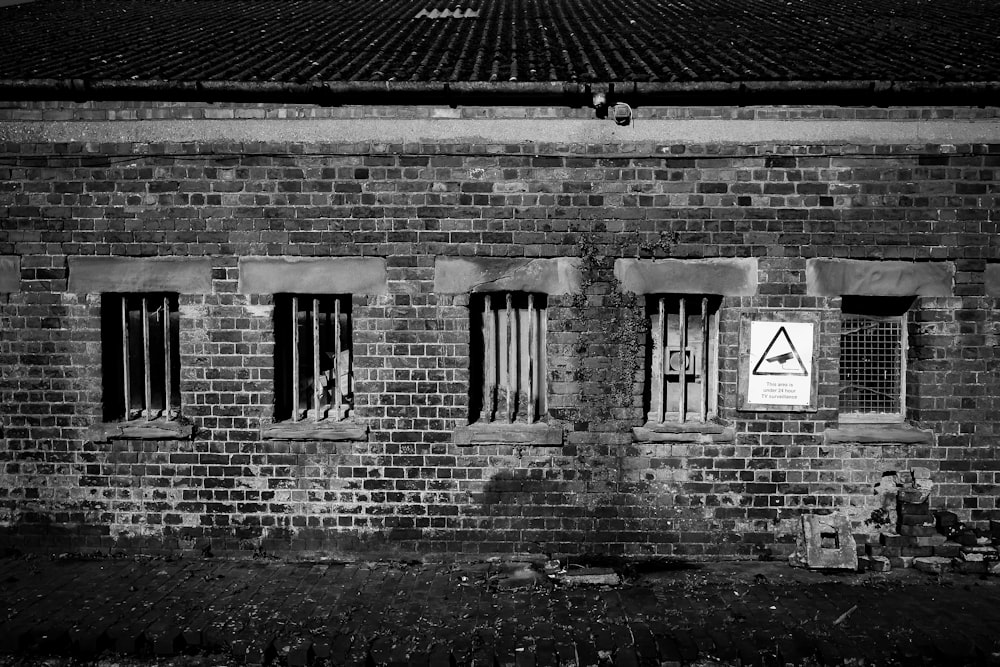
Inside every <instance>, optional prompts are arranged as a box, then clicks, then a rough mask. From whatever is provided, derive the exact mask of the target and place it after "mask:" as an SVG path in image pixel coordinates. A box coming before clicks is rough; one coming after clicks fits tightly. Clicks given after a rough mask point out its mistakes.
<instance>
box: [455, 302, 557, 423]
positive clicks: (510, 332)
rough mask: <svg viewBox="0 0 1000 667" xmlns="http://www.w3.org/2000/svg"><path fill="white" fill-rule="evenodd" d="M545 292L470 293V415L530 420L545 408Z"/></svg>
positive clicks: (488, 419) (496, 419) (485, 419)
mask: <svg viewBox="0 0 1000 667" xmlns="http://www.w3.org/2000/svg"><path fill="white" fill-rule="evenodd" d="M545 306H546V298H545V295H544V294H533V293H525V292H493V293H486V294H473V295H472V299H471V301H470V304H469V308H470V311H471V312H470V322H471V330H472V335H471V337H470V338H471V354H470V382H471V387H470V390H469V421H470V422H475V421H480V422H500V423H508V424H510V423H514V422H522V423H529V424H530V423H533V422H536V421H538V419H539V418H540V417H541V416H542V415H544V414H545V409H546V401H545V386H546V382H545V377H546V368H545V330H546V316H545V312H546V311H545Z"/></svg>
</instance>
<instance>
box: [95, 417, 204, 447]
mask: <svg viewBox="0 0 1000 667" xmlns="http://www.w3.org/2000/svg"><path fill="white" fill-rule="evenodd" d="M193 433H194V428H193V427H192V426H191V424H187V423H184V422H179V421H167V420H157V421H150V422H147V421H130V422H109V423H105V424H94V425H93V426H91V427H90V428H89V429H87V439H88V440H89V441H91V442H107V441H109V440H188V439H189V438H191V436H192V434H193Z"/></svg>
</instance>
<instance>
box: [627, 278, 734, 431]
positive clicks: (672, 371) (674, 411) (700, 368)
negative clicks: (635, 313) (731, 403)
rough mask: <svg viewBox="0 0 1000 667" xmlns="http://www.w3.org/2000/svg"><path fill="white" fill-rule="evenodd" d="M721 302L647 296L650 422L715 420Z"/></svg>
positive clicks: (692, 296)
mask: <svg viewBox="0 0 1000 667" xmlns="http://www.w3.org/2000/svg"><path fill="white" fill-rule="evenodd" d="M720 302H721V299H719V297H717V296H710V295H697V294H684V295H658V296H651V297H648V299H647V302H646V307H647V311H648V313H649V318H650V333H649V337H650V346H649V347H650V353H649V363H648V364H647V365H646V368H647V371H648V372H647V377H646V387H647V390H648V407H649V409H648V416H647V419H648V420H649V421H650V422H653V423H664V422H677V423H682V424H683V423H686V422H693V421H699V422H704V421H707V420H708V419H709V418H711V417H714V416H715V412H716V401H717V398H716V387H717V385H718V382H717V377H718V362H717V355H718V342H717V339H718V311H719V304H720Z"/></svg>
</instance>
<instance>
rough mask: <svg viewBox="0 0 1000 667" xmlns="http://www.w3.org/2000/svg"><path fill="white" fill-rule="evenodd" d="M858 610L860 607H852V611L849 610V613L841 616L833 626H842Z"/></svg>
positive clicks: (846, 612)
mask: <svg viewBox="0 0 1000 667" xmlns="http://www.w3.org/2000/svg"><path fill="white" fill-rule="evenodd" d="M857 610H858V605H854V606H853V607H851V608H850V609H848V610H847V611H845V612H844V613H843V614H841V615H840V616H838V617H837V620H835V621H834V622H833V624H834V625H840V624H841V623H843V622H844V621H846V620H847V619H848V618H849V617H850V615H851V614H853V613H854V612H855V611H857Z"/></svg>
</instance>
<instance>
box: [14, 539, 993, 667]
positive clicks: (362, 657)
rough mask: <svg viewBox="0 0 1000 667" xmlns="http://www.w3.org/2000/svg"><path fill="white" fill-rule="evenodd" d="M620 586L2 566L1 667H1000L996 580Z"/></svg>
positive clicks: (321, 566)
mask: <svg viewBox="0 0 1000 667" xmlns="http://www.w3.org/2000/svg"><path fill="white" fill-rule="evenodd" d="M569 571H570V572H571V573H572V572H574V570H573V569H572V568H570V570H569ZM619 574H622V575H623V580H622V583H621V584H620V585H614V586H609V585H603V586H572V587H571V586H566V585H561V584H559V583H553V582H552V581H551V580H550V579H548V578H547V577H546V576H544V575H543V574H541V573H539V572H536V571H534V570H532V569H529V568H527V567H526V566H523V565H521V566H518V565H516V564H509V563H507V564H501V563H482V564H414V565H406V564H400V563H349V564H341V563H289V562H279V561H220V560H213V559H204V560H162V559H151V558H130V559H124V558H122V559H113V558H105V559H79V558H62V559H46V558H31V559H25V558H17V559H2V560H0V663H2V664H7V665H11V664H38V663H41V662H45V663H46V664H50V665H59V664H66V663H86V662H97V663H99V664H102V665H109V666H110V665H129V664H153V663H154V662H169V663H171V664H174V665H202V664H205V665H208V664H212V665H222V664H225V665H230V664H284V665H289V666H298V665H307V664H318V665H365V666H372V665H374V666H382V665H386V666H388V665H391V666H394V667H396V666H398V667H409V666H411V665H412V666H418V665H419V666H428V667H439V666H440V667H451V666H458V665H474V666H477V667H478V666H488V667H494V666H499V667H504V666H511V667H536V666H537V667H543V666H548V665H553V666H555V665H577V666H579V667H589V666H604V665H614V666H616V667H633V666H635V667H644V666H647V665H649V666H653V665H656V666H671V665H689V664H697V665H709V664H725V665H737V664H743V665H789V664H792V665H799V664H805V665H836V664H868V665H893V664H900V665H913V664H923V665H963V664H967V665H1000V583H998V582H997V580H996V579H995V578H994V579H990V580H986V579H980V578H976V577H973V576H969V575H942V576H937V577H935V576H930V575H925V574H922V573H917V572H914V571H898V572H892V573H889V574H886V575H870V574H869V575H855V574H851V575H836V576H835V575H823V574H819V573H812V572H804V571H801V570H793V569H792V568H789V567H788V566H787V565H785V564H781V563H721V564H701V565H696V564H691V565H687V566H678V565H676V564H674V565H671V566H669V567H667V566H664V567H661V568H659V569H656V568H651V567H648V566H644V567H643V568H642V571H640V570H637V569H636V568H634V567H633V568H628V567H626V568H625V569H624V570H622V569H620V568H619Z"/></svg>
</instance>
